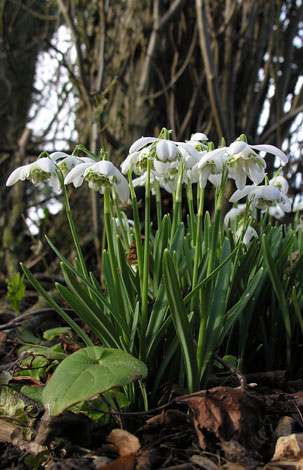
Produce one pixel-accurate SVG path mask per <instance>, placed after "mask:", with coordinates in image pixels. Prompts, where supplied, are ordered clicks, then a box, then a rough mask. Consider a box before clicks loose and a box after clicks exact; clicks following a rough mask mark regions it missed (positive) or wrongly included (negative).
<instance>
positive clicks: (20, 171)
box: [6, 157, 60, 191]
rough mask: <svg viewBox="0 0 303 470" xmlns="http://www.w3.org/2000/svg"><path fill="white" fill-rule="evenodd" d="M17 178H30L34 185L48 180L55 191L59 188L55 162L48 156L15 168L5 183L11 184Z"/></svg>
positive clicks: (21, 179)
mask: <svg viewBox="0 0 303 470" xmlns="http://www.w3.org/2000/svg"><path fill="white" fill-rule="evenodd" d="M19 180H20V181H24V180H30V181H32V183H33V184H35V185H37V184H38V183H40V182H44V181H47V180H49V183H50V185H51V186H52V187H53V189H55V190H56V191H59V190H60V181H59V178H58V176H57V174H56V164H55V163H54V162H53V161H52V160H51V159H50V158H48V157H42V158H38V160H36V161H35V162H33V163H29V164H27V165H23V166H20V167H19V168H16V169H15V170H14V171H13V172H12V173H11V175H10V176H9V177H8V179H7V181H6V185H7V186H12V185H13V184H15V183H16V182H17V181H19Z"/></svg>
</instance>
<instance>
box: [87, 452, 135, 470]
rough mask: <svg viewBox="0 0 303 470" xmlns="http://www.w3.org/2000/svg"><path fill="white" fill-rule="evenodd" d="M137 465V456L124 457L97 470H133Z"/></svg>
mask: <svg viewBox="0 0 303 470" xmlns="http://www.w3.org/2000/svg"><path fill="white" fill-rule="evenodd" d="M134 463H135V454H128V455H124V456H123V457H119V458H118V459H116V460H114V461H113V462H110V463H108V464H106V465H102V467H97V469H96V470H133V469H134Z"/></svg>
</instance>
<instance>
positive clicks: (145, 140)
mask: <svg viewBox="0 0 303 470" xmlns="http://www.w3.org/2000/svg"><path fill="white" fill-rule="evenodd" d="M155 140H159V139H156V138H155V137H141V138H140V139H138V140H136V141H135V142H134V143H133V144H132V145H131V147H130V149H129V153H134V152H136V151H137V150H140V149H142V148H143V147H144V146H145V145H147V144H151V143H152V142H155Z"/></svg>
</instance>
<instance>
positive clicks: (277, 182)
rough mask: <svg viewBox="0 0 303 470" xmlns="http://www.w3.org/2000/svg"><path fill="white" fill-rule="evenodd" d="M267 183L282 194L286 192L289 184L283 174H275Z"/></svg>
mask: <svg viewBox="0 0 303 470" xmlns="http://www.w3.org/2000/svg"><path fill="white" fill-rule="evenodd" d="M269 184H270V185H271V186H274V187H275V188H278V189H279V190H280V191H281V192H282V193H284V194H287V192H288V188H289V185H288V182H287V180H286V179H285V178H284V176H280V175H278V176H275V177H274V178H272V179H271V180H269Z"/></svg>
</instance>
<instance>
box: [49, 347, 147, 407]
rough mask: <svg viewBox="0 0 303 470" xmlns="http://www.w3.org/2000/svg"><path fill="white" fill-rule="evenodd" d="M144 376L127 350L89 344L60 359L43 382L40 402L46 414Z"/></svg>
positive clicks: (143, 369)
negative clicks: (50, 375)
mask: <svg viewBox="0 0 303 470" xmlns="http://www.w3.org/2000/svg"><path fill="white" fill-rule="evenodd" d="M146 376H147V367H146V365H145V364H144V363H143V362H141V361H140V360H139V359H136V358H134V357H133V356H131V355H130V354H128V353H126V352H124V351H120V350H118V349H111V348H102V347H100V346H89V347H87V348H83V349H80V350H79V351H76V352H75V353H73V354H71V355H70V356H68V357H67V358H66V359H64V360H63V361H62V362H61V364H60V365H59V366H58V367H57V369H56V370H55V372H54V374H53V375H52V377H51V379H50V381H49V382H48V383H47V385H46V386H45V389H44V391H43V394H42V403H43V405H44V406H45V408H46V410H47V412H48V413H49V414H51V415H58V414H60V413H62V412H63V411H64V410H65V409H66V408H69V407H70V406H71V405H73V404H75V403H78V402H80V401H84V400H88V399H90V398H92V397H93V396H95V395H98V394H100V393H104V392H105V391H106V390H109V389H111V388H114V387H121V386H124V385H128V384H129V383H131V382H133V381H135V380H138V379H140V378H144V377H146Z"/></svg>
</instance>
